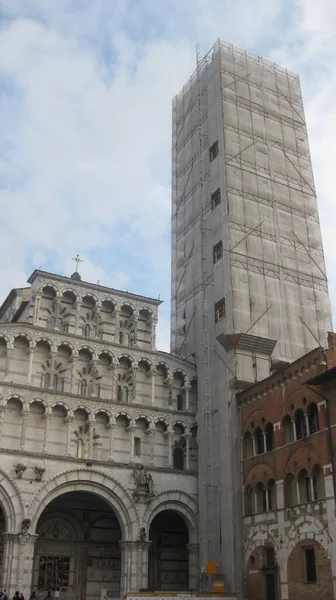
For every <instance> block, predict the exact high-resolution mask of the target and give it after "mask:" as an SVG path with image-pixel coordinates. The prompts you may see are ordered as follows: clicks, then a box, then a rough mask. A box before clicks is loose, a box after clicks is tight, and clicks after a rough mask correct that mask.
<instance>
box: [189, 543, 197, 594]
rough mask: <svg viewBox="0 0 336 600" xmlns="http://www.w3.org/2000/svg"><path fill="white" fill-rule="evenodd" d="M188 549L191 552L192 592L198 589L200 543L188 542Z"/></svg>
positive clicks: (190, 581)
mask: <svg viewBox="0 0 336 600" xmlns="http://www.w3.org/2000/svg"><path fill="white" fill-rule="evenodd" d="M187 550H188V552H189V589H190V590H191V591H192V592H197V591H198V580H199V577H198V573H199V568H198V553H199V545H198V544H187Z"/></svg>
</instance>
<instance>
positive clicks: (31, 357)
mask: <svg viewBox="0 0 336 600" xmlns="http://www.w3.org/2000/svg"><path fill="white" fill-rule="evenodd" d="M34 349H35V347H34V346H33V345H32V343H31V342H30V344H29V349H28V352H29V360H28V373H27V383H28V385H30V384H31V378H32V372H33V363H34Z"/></svg>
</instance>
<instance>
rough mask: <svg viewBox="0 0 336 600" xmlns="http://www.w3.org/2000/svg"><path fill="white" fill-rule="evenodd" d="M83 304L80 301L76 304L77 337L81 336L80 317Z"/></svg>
mask: <svg viewBox="0 0 336 600" xmlns="http://www.w3.org/2000/svg"><path fill="white" fill-rule="evenodd" d="M81 306H82V303H81V301H80V300H77V302H76V317H75V333H76V334H77V335H80V333H81V332H80V331H79V317H80V309H81Z"/></svg>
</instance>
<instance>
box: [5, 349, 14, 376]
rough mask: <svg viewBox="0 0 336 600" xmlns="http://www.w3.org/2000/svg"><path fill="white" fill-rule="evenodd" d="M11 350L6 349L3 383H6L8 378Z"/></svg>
mask: <svg viewBox="0 0 336 600" xmlns="http://www.w3.org/2000/svg"><path fill="white" fill-rule="evenodd" d="M12 351H13V349H12V348H8V347H7V348H6V362H5V373H4V378H3V380H4V381H8V376H9V367H10V359H11V356H12Z"/></svg>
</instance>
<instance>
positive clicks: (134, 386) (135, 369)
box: [131, 366, 138, 402]
mask: <svg viewBox="0 0 336 600" xmlns="http://www.w3.org/2000/svg"><path fill="white" fill-rule="evenodd" d="M137 372H138V367H137V366H133V367H132V369H131V373H132V402H133V401H134V400H135V399H136V383H137V381H136V374H137Z"/></svg>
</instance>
